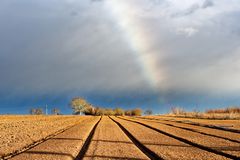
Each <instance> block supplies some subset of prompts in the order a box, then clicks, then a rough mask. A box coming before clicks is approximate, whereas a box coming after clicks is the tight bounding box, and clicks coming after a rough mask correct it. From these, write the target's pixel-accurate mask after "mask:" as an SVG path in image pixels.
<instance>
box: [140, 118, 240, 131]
mask: <svg viewBox="0 0 240 160" xmlns="http://www.w3.org/2000/svg"><path fill="white" fill-rule="evenodd" d="M144 117H148V118H160V119H168V120H178V121H183V122H195V123H200V124H207V125H216V126H224V127H227V128H233V129H238V130H240V120H209V119H197V118H179V117H170V116H144Z"/></svg>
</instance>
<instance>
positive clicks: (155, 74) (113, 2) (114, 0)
mask: <svg viewBox="0 0 240 160" xmlns="http://www.w3.org/2000/svg"><path fill="white" fill-rule="evenodd" d="M105 4H106V6H107V12H110V13H111V14H110V15H111V16H113V19H114V20H115V21H116V23H117V26H118V27H119V28H120V30H121V31H122V32H123V33H124V34H123V35H124V37H125V39H126V41H127V42H128V44H129V45H130V47H131V49H132V50H133V54H134V55H135V57H136V58H137V59H136V60H137V62H138V64H139V65H140V67H141V69H142V71H143V75H144V77H145V78H146V79H147V81H148V83H149V84H150V85H151V86H152V87H153V88H155V89H157V88H159V87H160V83H161V81H162V80H163V71H161V70H160V68H159V67H158V66H159V64H158V61H157V60H158V59H159V57H158V56H159V51H158V53H157V52H155V51H151V46H150V45H149V43H150V42H151V38H150V37H149V34H147V33H146V30H145V29H144V28H143V27H142V25H139V23H138V22H137V21H136V20H135V19H134V18H133V17H131V14H129V12H131V11H132V9H131V8H130V6H129V5H127V4H126V1H123V0H107V1H105ZM131 7H132V6H131Z"/></svg>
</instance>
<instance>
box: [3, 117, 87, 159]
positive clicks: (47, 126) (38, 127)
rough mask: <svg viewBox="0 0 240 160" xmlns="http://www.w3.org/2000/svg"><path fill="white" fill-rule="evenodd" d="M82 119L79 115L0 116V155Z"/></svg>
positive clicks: (20, 147) (19, 148)
mask: <svg viewBox="0 0 240 160" xmlns="http://www.w3.org/2000/svg"><path fill="white" fill-rule="evenodd" d="M83 119H84V118H83V117H79V116H0V157H1V156H4V155H7V154H10V153H12V152H15V151H17V150H21V149H22V148H23V147H25V146H28V145H30V144H32V143H33V142H36V141H39V140H41V139H43V138H45V137H47V136H49V135H51V134H54V133H55V132H57V131H59V130H61V129H64V128H67V127H70V126H72V125H74V124H76V123H79V122H80V121H82V120H83Z"/></svg>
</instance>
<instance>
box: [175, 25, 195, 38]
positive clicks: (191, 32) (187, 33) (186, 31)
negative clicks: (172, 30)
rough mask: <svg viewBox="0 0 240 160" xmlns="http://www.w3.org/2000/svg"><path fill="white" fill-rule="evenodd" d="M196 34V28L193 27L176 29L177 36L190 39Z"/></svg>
mask: <svg viewBox="0 0 240 160" xmlns="http://www.w3.org/2000/svg"><path fill="white" fill-rule="evenodd" d="M197 32H198V30H197V29H196V28H193V27H186V28H178V29H177V34H179V35H185V36H186V37H192V36H193V35H195V34H196V33H197Z"/></svg>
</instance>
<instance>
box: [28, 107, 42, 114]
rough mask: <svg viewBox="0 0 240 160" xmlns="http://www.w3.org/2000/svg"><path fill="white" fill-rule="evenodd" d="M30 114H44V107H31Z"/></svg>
mask: <svg viewBox="0 0 240 160" xmlns="http://www.w3.org/2000/svg"><path fill="white" fill-rule="evenodd" d="M30 114H31V115H43V109H42V108H31V109H30Z"/></svg>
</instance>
